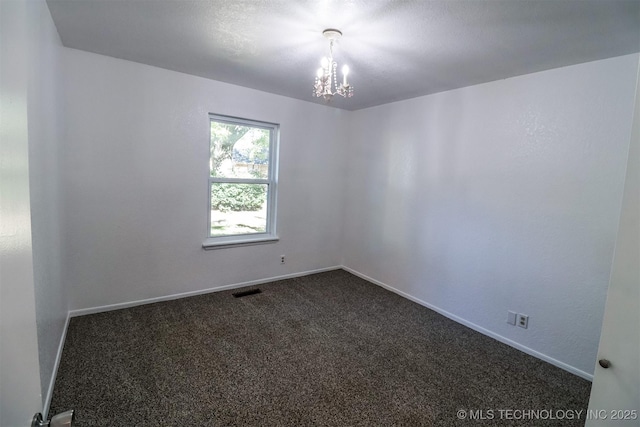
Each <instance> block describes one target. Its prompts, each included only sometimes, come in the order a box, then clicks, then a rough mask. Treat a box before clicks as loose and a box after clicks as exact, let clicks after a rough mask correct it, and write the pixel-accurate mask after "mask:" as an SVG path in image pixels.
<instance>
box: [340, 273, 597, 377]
mask: <svg viewBox="0 0 640 427" xmlns="http://www.w3.org/2000/svg"><path fill="white" fill-rule="evenodd" d="M342 269H343V270H345V271H348V272H349V273H351V274H354V275H356V276H358V277H360V278H362V279H364V280H366V281H368V282H371V283H373V284H376V285H378V286H381V287H383V288H385V289H388V290H390V291H391V292H394V293H396V294H398V295H400V296H402V297H404V298H406V299H408V300H411V301H413V302H415V303H418V304H420V305H422V306H424V307H427V308H429V309H431V310H433V311H435V312H437V313H440V314H442V315H443V316H445V317H448V318H449V319H451V320H453V321H455V322H458V323H460V324H463V325H465V326H467V327H469V328H471V329H473V330H475V331H478V332H480V333H481V334H483V335H487V336H489V337H491V338H493V339H496V340H498V341H500V342H501V343H504V344H507V345H508V346H511V347H513V348H516V349H518V350H520V351H522V352H524V353H527V354H529V355H531V356H533V357H537V358H538V359H541V360H544V361H545V362H549V363H551V364H552V365H554V366H557V367H558V368H560V369H564V370H565V371H568V372H571V373H572V374H575V375H577V376H579V377H582V378H584V379H585V380H589V381H593V375H592V374H589V373H587V372H585V371H583V370H581V369H578V368H576V367H575V366H571V365H568V364H566V363H564V362H561V361H559V360H557V359H554V358H553V357H550V356H547V355H546V354H543V353H540V352H539V351H536V350H533V349H531V348H529V347H526V346H524V345H522V344H520V343H518V342H516V341H513V340H510V339H509V338H506V337H503V336H502V335H499V334H497V333H495V332H493V331H490V330H488V329H485V328H483V327H482V326H478V325H476V324H475V323H472V322H469V321H468V320H465V319H463V318H461V317H459V316H456V315H455V314H452V313H449V312H448V311H446V310H443V309H441V308H440V307H436V306H435V305H433V304H429V303H428V302H426V301H423V300H421V299H419V298H416V297H414V296H413V295H409V294H408V293H406V292H403V291H401V290H399V289H396V288H394V287H393V286H389V285H387V284H386V283H383V282H381V281H379V280H376V279H373V278H371V277H369V276H367V275H365V274H362V273H360V272H359V271H356V270H354V269H352V268H349V267H346V266H342Z"/></svg>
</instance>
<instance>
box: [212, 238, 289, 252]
mask: <svg viewBox="0 0 640 427" xmlns="http://www.w3.org/2000/svg"><path fill="white" fill-rule="evenodd" d="M279 240H280V238H279V237H278V236H266V237H252V238H248V239H247V238H245V239H241V238H240V239H239V238H235V239H230V240H220V239H215V238H209V239H207V240H205V241H204V242H203V243H202V248H203V249H204V250H205V251H210V250H213V249H224V248H235V247H237V246H252V245H264V244H266V243H275V242H277V241H279Z"/></svg>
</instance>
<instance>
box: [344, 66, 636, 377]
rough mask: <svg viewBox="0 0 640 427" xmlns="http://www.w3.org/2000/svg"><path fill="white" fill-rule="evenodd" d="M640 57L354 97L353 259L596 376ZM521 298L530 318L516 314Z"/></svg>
mask: <svg viewBox="0 0 640 427" xmlns="http://www.w3.org/2000/svg"><path fill="white" fill-rule="evenodd" d="M637 64H638V55H629V56H624V57H618V58H613V59H607V60H603V61H597V62H591V63H586V64H581V65H575V66H571V67H565V68H560V69H554V70H550V71H544V72H540V73H535V74H530V75H525V76H520V77H516V78H511V79H507V80H501V81H496V82H492V83H487V84H483V85H478V86H473V87H467V88H462V89H458V90H454V91H449V92H444V93H439V94H435V95H431V96H426V97H420V98H416V99H412V100H407V101H402V102H397V103H393V104H387V105H383V106H379V107H374V108H370V109H366V110H360V111H356V112H354V113H353V115H352V121H351V123H350V152H349V161H348V167H347V169H348V177H347V182H348V189H347V194H348V199H347V200H348V201H347V205H346V211H345V212H346V214H345V223H344V230H345V240H344V249H343V250H344V264H345V265H346V266H347V267H348V268H351V269H353V270H354V271H357V272H359V273H361V274H363V275H366V276H368V277H371V278H373V279H374V280H377V281H379V282H381V283H384V284H386V285H389V286H391V287H394V288H396V289H397V290H399V291H401V292H404V293H405V294H407V295H408V296H410V297H412V298H414V299H419V300H421V301H423V302H424V303H427V304H430V305H432V306H433V307H436V308H438V309H439V310H441V311H444V312H448V314H449V315H450V316H452V317H457V319H458V320H459V321H462V322H465V323H467V324H469V325H473V326H474V327H475V328H476V329H479V330H483V331H484V332H485V333H488V334H491V335H493V336H496V337H499V338H500V339H502V340H503V341H509V340H510V343H511V344H512V345H515V346H519V347H520V348H523V349H525V350H527V351H529V352H530V353H534V354H536V352H537V355H539V356H542V357H546V358H547V359H554V360H555V362H556V364H558V365H560V366H564V367H565V368H567V369H570V370H573V371H574V372H576V373H578V374H581V375H583V376H585V377H589V375H590V374H591V373H592V372H593V366H594V361H595V357H596V350H597V346H598V338H599V334H600V327H601V322H602V316H603V309H604V301H605V294H606V290H607V284H608V279H609V271H610V268H611V259H612V254H613V248H614V243H615V237H616V229H617V223H618V218H619V213H620V204H621V198H622V189H623V180H624V170H625V165H626V158H627V157H626V156H627V149H628V146H629V136H630V129H631V116H632V112H633V95H634V83H635V73H636V69H637ZM507 310H514V311H516V312H519V313H524V314H527V315H529V328H528V329H526V330H525V329H521V328H518V327H515V326H511V325H508V324H507V323H506V318H507ZM563 364H566V365H563Z"/></svg>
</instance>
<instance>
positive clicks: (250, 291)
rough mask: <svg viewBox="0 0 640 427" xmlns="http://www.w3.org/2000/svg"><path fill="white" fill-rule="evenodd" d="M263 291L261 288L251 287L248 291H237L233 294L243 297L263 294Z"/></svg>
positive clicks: (235, 296) (236, 296)
mask: <svg viewBox="0 0 640 427" xmlns="http://www.w3.org/2000/svg"><path fill="white" fill-rule="evenodd" d="M261 293H262V291H261V290H260V289H249V290H248V291H240V292H235V293H233V294H231V295H233V296H234V298H241V297H246V296H248V295H255V294H261Z"/></svg>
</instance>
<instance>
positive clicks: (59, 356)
mask: <svg viewBox="0 0 640 427" xmlns="http://www.w3.org/2000/svg"><path fill="white" fill-rule="evenodd" d="M70 314H71V312H67V319H66V320H65V322H64V327H63V328H62V335H61V336H60V343H59V344H58V352H57V353H56V360H55V362H54V364H53V372H52V373H51V381H49V389H48V390H47V396H46V398H45V401H44V408H43V409H42V416H43V418H44V419H45V420H47V419H49V408H50V407H51V398H53V387H54V386H55V384H56V377H57V376H58V368H59V367H60V360H61V359H62V350H63V349H64V341H65V340H66V339H67V329H68V328H69V319H70V318H71V316H70Z"/></svg>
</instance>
